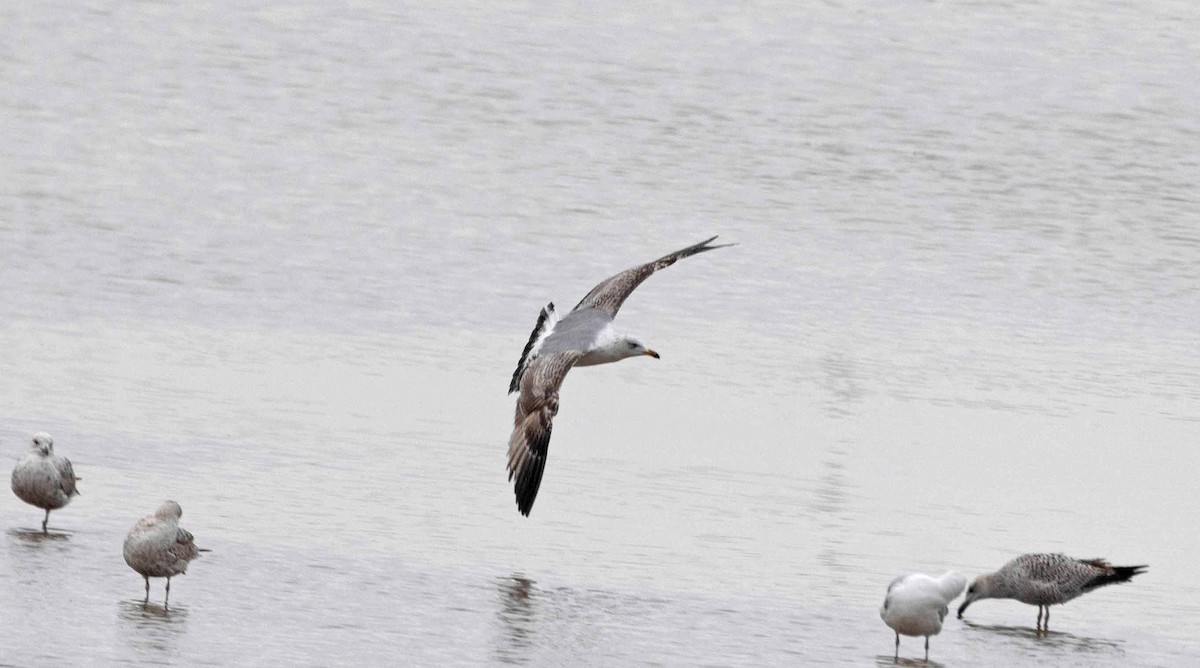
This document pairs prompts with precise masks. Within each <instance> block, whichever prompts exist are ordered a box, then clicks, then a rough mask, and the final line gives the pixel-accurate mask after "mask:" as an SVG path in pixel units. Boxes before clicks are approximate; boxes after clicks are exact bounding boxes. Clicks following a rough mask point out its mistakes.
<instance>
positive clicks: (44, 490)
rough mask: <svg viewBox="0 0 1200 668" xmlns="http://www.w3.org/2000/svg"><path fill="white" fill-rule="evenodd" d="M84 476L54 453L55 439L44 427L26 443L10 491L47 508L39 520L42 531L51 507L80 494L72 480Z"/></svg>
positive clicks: (47, 522)
mask: <svg viewBox="0 0 1200 668" xmlns="http://www.w3.org/2000/svg"><path fill="white" fill-rule="evenodd" d="M80 480H83V478H76V477H75V469H73V468H71V462H70V460H68V459H67V458H66V457H61V456H59V455H56V454H54V439H53V438H51V437H50V434H47V433H46V432H44V431H39V432H38V433H36V434H34V435H33V443H31V444H30V446H29V452H26V453H25V454H24V455H23V456H22V457H21V459H19V460H17V466H16V467H15V468H14V469H13V472H12V491H13V493H14V494H16V495H17V498H19V499H21V500H22V501H24V502H25V503H28V504H29V505H31V506H37V507H38V508H41V509H43V510H45V511H46V518H45V519H43V520H42V533H47V532H48V531H47V528H46V526H47V525H48V524H49V523H50V511H51V510H58V509H59V508H62V507H63V506H65V505H67V504H68V503H70V502H71V497H73V496H79V490H78V489H76V488H75V483H76V482H78V481H80Z"/></svg>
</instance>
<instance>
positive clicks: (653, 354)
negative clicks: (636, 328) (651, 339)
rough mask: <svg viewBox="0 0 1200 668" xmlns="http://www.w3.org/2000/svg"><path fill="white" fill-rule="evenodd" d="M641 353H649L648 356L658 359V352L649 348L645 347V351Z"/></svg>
mask: <svg viewBox="0 0 1200 668" xmlns="http://www.w3.org/2000/svg"><path fill="white" fill-rule="evenodd" d="M642 354H643V355H649V356H651V357H653V358H654V359H659V357H658V353H656V352H654V351H653V350H650V349H649V348H647V349H646V352H644V353H642Z"/></svg>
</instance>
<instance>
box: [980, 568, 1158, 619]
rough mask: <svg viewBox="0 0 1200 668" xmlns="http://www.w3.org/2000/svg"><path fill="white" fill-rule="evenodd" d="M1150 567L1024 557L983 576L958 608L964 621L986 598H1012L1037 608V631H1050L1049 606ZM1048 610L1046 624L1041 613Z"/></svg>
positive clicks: (1118, 581) (1137, 573)
mask: <svg viewBox="0 0 1200 668" xmlns="http://www.w3.org/2000/svg"><path fill="white" fill-rule="evenodd" d="M1147 568H1148V566H1144V565H1143V566H1113V565H1112V564H1110V563H1108V562H1107V561H1105V560H1104V559H1074V558H1072V557H1068V556H1066V555H1065V554H1023V555H1021V556H1019V557H1017V558H1016V559H1013V560H1012V561H1010V562H1008V563H1007V564H1004V566H1003V567H1001V568H1000V570H998V571H996V572H995V573H988V574H986V575H980V576H979V577H977V578H975V582H973V583H971V586H970V587H968V588H967V596H966V598H965V599H964V600H963V604H962V605H961V606H959V608H958V618H959V619H962V616H963V612H965V611H966V609H967V606H968V605H971V604H972V603H974V602H975V601H978V600H980V599H984V598H1013V599H1016V600H1018V601H1020V602H1022V603H1028V604H1029V605H1036V606H1037V607H1038V618H1037V630H1038V631H1039V632H1048V631H1049V630H1050V606H1052V605H1055V604H1058V603H1066V602H1067V601H1070V600H1071V599H1073V598H1077V597H1079V596H1082V595H1083V594H1086V593H1088V592H1089V591H1092V590H1093V589H1096V588H1098V587H1103V586H1105V585H1110V584H1117V583H1120V582H1128V581H1129V579H1130V578H1132V577H1133V576H1135V575H1141V574H1142V573H1144V572H1145V571H1146V569H1147ZM1043 609H1045V611H1046V619H1045V622H1043V621H1042V610H1043Z"/></svg>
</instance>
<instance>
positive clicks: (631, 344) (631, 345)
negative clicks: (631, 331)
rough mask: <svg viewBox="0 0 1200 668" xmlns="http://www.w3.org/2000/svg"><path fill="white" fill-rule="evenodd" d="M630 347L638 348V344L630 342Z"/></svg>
mask: <svg viewBox="0 0 1200 668" xmlns="http://www.w3.org/2000/svg"><path fill="white" fill-rule="evenodd" d="M629 347H630V348H637V344H636V343H634V342H633V341H630V342H629Z"/></svg>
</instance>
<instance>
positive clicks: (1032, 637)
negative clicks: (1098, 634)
mask: <svg viewBox="0 0 1200 668" xmlns="http://www.w3.org/2000/svg"><path fill="white" fill-rule="evenodd" d="M962 625H963V627H964V628H965V629H967V630H970V631H977V632H983V633H994V634H996V635H1000V636H1006V637H1008V638H1011V639H1012V640H1013V641H1014V642H1016V643H1019V644H1021V645H1023V646H1027V647H1029V648H1030V650H1031V651H1034V652H1038V653H1040V656H1045V651H1046V648H1047V647H1048V646H1049V647H1056V648H1058V649H1061V650H1063V651H1066V652H1070V654H1071V656H1077V655H1078V654H1079V653H1081V652H1083V653H1088V652H1094V653H1100V654H1112V653H1117V654H1124V651H1125V650H1124V649H1123V648H1122V647H1121V642H1120V641H1118V640H1109V639H1107V638H1090V637H1087V636H1079V635H1075V634H1073V633H1064V632H1062V631H1047V632H1046V633H1044V634H1037V633H1035V632H1034V630H1033V629H1031V628H1030V627H1028V626H1001V625H998V624H979V623H977V622H972V621H970V620H967V619H963V620H962Z"/></svg>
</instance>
